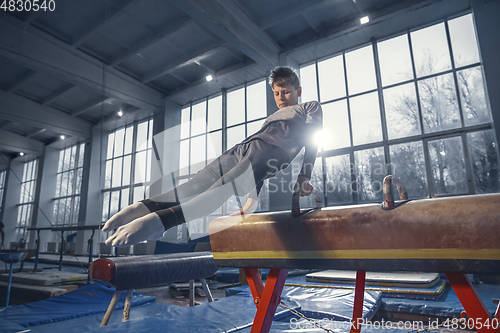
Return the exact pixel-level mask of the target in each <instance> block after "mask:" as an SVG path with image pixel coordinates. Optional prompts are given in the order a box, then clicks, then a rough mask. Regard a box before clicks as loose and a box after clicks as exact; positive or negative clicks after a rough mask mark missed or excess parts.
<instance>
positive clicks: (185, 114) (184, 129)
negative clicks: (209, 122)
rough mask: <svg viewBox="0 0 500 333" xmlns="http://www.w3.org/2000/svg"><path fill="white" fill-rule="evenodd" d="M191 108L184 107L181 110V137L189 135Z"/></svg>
mask: <svg viewBox="0 0 500 333" xmlns="http://www.w3.org/2000/svg"><path fill="white" fill-rule="evenodd" d="M190 112H191V108H190V107H189V106H188V107H185V108H183V109H182V111H181V139H185V138H187V137H189V128H190V124H191V116H190Z"/></svg>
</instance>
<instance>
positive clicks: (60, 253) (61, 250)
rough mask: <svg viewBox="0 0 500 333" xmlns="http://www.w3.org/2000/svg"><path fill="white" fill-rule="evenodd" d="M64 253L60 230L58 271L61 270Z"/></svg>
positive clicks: (62, 234) (62, 233)
mask: <svg viewBox="0 0 500 333" xmlns="http://www.w3.org/2000/svg"><path fill="white" fill-rule="evenodd" d="M63 253H64V230H61V249H60V250H59V270H60V271H61V270H62V261H63Z"/></svg>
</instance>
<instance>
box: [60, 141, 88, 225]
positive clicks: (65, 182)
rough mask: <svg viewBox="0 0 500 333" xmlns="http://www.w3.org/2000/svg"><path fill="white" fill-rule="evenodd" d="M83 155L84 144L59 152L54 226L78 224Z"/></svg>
mask: <svg viewBox="0 0 500 333" xmlns="http://www.w3.org/2000/svg"><path fill="white" fill-rule="evenodd" d="M84 154H85V143H80V144H76V145H74V146H71V147H68V148H66V149H62V150H61V151H60V152H59V164H58V167H57V181H56V195H55V197H54V224H55V225H56V226H76V225H77V224H78V214H79V212H80V190H81V187H82V172H83V156H84Z"/></svg>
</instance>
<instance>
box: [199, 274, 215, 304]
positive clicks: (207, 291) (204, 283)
mask: <svg viewBox="0 0 500 333" xmlns="http://www.w3.org/2000/svg"><path fill="white" fill-rule="evenodd" d="M200 281H201V285H202V286H203V290H204V291H205V295H207V300H208V301H209V302H213V301H214V297H213V296H212V292H211V291H210V288H208V285H207V280H205V279H204V278H202V279H200Z"/></svg>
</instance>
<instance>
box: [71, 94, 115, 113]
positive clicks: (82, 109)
mask: <svg viewBox="0 0 500 333" xmlns="http://www.w3.org/2000/svg"><path fill="white" fill-rule="evenodd" d="M112 100H113V99H112V98H109V97H106V96H103V97H100V98H99V99H98V100H96V101H94V102H92V103H89V104H87V105H84V106H82V107H80V108H78V109H76V110H75V111H73V112H71V116H73V117H76V116H79V115H81V114H83V113H85V112H87V111H89V110H91V109H93V108H95V107H97V106H99V105H101V104H102V103H106V102H108V101H112Z"/></svg>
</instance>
